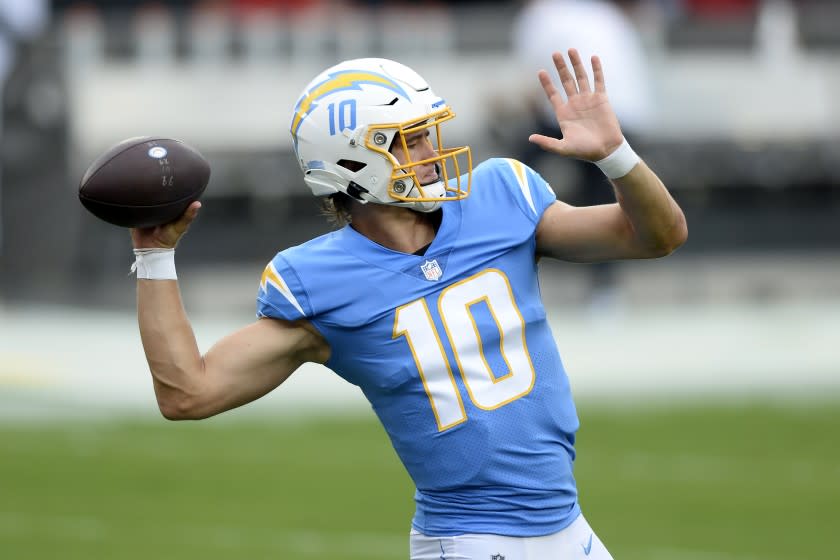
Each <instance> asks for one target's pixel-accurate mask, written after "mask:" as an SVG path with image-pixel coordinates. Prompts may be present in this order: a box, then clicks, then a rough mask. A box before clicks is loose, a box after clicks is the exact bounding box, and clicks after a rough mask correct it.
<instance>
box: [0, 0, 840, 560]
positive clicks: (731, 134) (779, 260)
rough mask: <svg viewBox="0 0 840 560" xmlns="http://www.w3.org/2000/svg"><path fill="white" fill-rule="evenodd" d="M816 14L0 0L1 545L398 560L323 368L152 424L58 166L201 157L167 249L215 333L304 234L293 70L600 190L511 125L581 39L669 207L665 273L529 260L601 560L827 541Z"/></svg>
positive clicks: (79, 553)
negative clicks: (374, 97) (668, 195)
mask: <svg viewBox="0 0 840 560" xmlns="http://www.w3.org/2000/svg"><path fill="white" fill-rule="evenodd" d="M839 21H840V2H836V1H832V0H799V1H794V0H637V1H632V0H627V1H618V0H616V1H606V0H603V1H602V0H535V1H530V2H489V1H487V0H484V1H454V0H453V1H448V2H444V1H438V2H424V3H417V2H383V1H369V2H361V1H360V2H350V1H326V0H287V1H281V0H227V1H222V0H220V1H189V0H181V1H170V2H153V1H140V0H136V1H128V0H125V1H119V0H111V1H105V0H102V1H90V0H88V1H74V0H55V1H52V2H47V1H45V0H0V78H2V80H3V90H2V116H1V117H0V132H2V137H1V138H2V146H1V147H2V151H1V152H0V156H2V157H1V158H0V166H2V167H0V449H3V451H2V457H3V459H2V461H0V550H3V549H7V550H10V551H12V555H11V556H8V557H9V558H49V557H55V556H56V555H57V554H58V553H59V552H60V553H61V554H62V556H64V557H70V558H74V557H79V558H91V557H101V556H105V555H106V554H107V555H109V556H118V557H123V558H135V557H136V558H145V557H148V556H151V555H154V556H157V557H164V558H166V557H170V556H171V557H179V558H183V557H201V558H215V557H219V558H223V557H239V556H240V555H241V553H242V552H243V551H247V552H248V554H249V556H251V557H255V558H262V557H270V556H273V557H276V556H277V555H281V556H285V557H292V558H322V557H323V558H334V557H336V556H339V555H340V556H343V557H346V558H400V557H405V556H406V555H405V547H406V544H405V540H406V539H405V535H406V533H407V528H408V521H409V517H410V513H411V503H410V502H411V485H410V481H409V480H408V479H407V477H406V476H405V475H404V474H402V471H401V468H400V466H399V465H398V464H397V462H396V459H395V457H394V456H393V452H391V451H390V448H389V446H388V442H387V439H386V438H385V436H384V434H383V433H382V431H381V429H380V428H378V426H377V425H376V424H375V421H374V420H373V417H372V413H371V412H370V410H369V407H368V406H367V405H366V403H365V402H364V401H363V400H362V398H361V395H360V394H359V393H357V391H356V390H355V389H354V388H353V387H350V386H348V385H347V384H346V383H344V382H342V381H340V380H338V379H337V378H336V377H335V376H333V375H331V374H330V373H329V372H327V371H326V370H325V369H324V368H320V367H315V366H306V367H304V368H303V371H302V372H300V373H298V374H296V375H295V376H293V377H292V378H291V379H290V380H289V382H287V385H288V387H286V386H284V387H283V389H282V390H280V391H276V392H275V393H272V394H271V395H269V396H268V397H266V398H264V399H262V400H261V401H259V402H257V403H254V404H252V405H249V406H248V407H245V408H244V409H242V410H241V411H234V412H231V413H228V414H226V415H223V416H222V417H220V418H219V419H212V420H208V421H206V422H203V423H198V424H195V425H193V424H187V425H181V424H179V425H177V426H173V425H171V424H167V423H166V422H164V421H163V420H162V419H160V418H159V416H157V410H156V406H155V402H154V396H153V394H152V389H151V384H150V381H149V376H148V372H147V369H146V364H145V359H144V357H143V353H142V348H141V346H140V341H139V335H138V333H137V328H136V322H135V318H134V279H133V277H130V276H129V275H128V268H129V265H130V264H131V261H132V258H131V247H130V243H129V239H128V235H127V232H126V231H124V230H121V229H119V228H116V227H114V226H110V225H108V224H105V223H103V222H99V221H97V220H96V219H95V218H94V217H93V216H92V215H90V214H88V213H87V212H86V211H85V210H84V209H83V208H82V206H81V205H80V204H79V202H78V197H77V190H78V182H79V179H80V178H81V176H82V174H83V172H84V170H85V169H86V168H87V166H88V165H89V164H90V163H91V162H92V161H93V159H95V157H96V156H97V155H98V154H99V153H101V152H102V151H104V150H105V149H107V148H108V147H109V146H111V145H112V144H114V143H116V142H118V141H120V140H122V139H124V138H127V137H131V136H141V135H162V136H171V137H175V138H179V139H181V140H183V141H185V142H187V143H189V144H191V145H193V146H195V147H197V148H198V149H199V150H200V151H201V152H202V153H203V154H204V155H205V156H206V157H207V159H208V160H209V161H210V163H211V166H212V177H211V180H210V184H209V186H208V188H207V190H206V192H205V195H204V197H203V199H202V200H203V209H202V211H201V215H200V217H199V219H198V221H197V222H196V223H195V224H194V225H193V227H192V229H191V231H190V233H189V234H188V236H187V237H186V238H184V240H183V241H182V242H181V244H180V246H179V249H178V270H179V278H180V282H181V286H182V290H183V292H184V299H185V303H186V306H187V310H188V312H189V314H190V316H191V318H192V319H193V323H194V326H195V331H196V336H197V338H198V340H199V344H200V346H201V347H202V349H207V348H208V347H209V346H210V344H212V342H213V341H215V340H217V339H218V338H219V337H221V336H222V335H224V334H226V333H227V332H230V331H231V330H233V329H235V328H238V327H240V326H243V325H245V324H247V323H248V322H250V321H251V320H253V318H254V312H255V307H254V298H255V295H256V290H257V285H258V281H259V276H260V273H261V272H262V269H263V266H264V265H265V263H266V262H267V261H268V260H270V259H271V258H272V256H273V255H274V254H275V252H277V251H279V250H282V249H284V248H286V247H289V246H291V245H295V244H298V243H300V242H303V241H305V240H307V239H309V238H311V237H313V236H315V235H318V234H320V233H324V232H326V231H328V226H327V223H326V221H325V220H324V219H323V218H322V217H321V216H320V215H319V213H318V209H317V202H316V201H315V200H314V198H313V197H312V196H311V195H310V194H309V192H308V189H307V188H306V187H305V185H304V184H303V181H302V180H301V175H300V171H299V169H298V167H297V164H296V163H295V161H294V156H293V153H292V151H291V144H290V137H289V134H288V123H289V121H290V115H291V110H292V107H293V105H294V103H295V101H296V100H297V97H298V95H299V94H300V91H301V90H302V88H303V86H304V85H306V83H308V82H309V80H310V79H311V78H312V77H314V76H315V75H316V74H317V73H318V72H320V71H321V70H322V69H324V68H326V67H328V66H330V65H332V64H334V63H336V62H337V61H339V60H342V59H347V58H354V57H361V56H384V57H387V58H393V59H397V60H399V61H401V62H403V63H405V64H408V65H409V66H411V67H413V68H414V69H415V70H417V71H418V72H419V73H420V74H421V75H423V76H424V77H425V78H426V79H427V80H428V81H429V82H430V84H431V85H432V87H433V88H434V90H435V91H436V92H437V93H438V94H440V95H442V96H443V97H445V98H446V99H447V101H448V102H449V104H450V105H451V106H452V107H453V109H454V110H455V112H456V114H457V118H456V119H455V120H454V121H451V122H450V123H449V124H450V125H451V126H449V128H448V129H446V136H445V138H446V140H447V143H448V144H451V145H456V144H457V145H461V144H468V145H470V146H471V147H472V150H473V157H474V161H481V160H484V159H486V158H489V157H496V156H504V157H517V158H519V159H521V160H522V161H525V162H526V163H528V164H529V165H531V166H532V167H534V168H535V169H537V170H538V171H540V172H541V173H542V174H543V175H544V176H545V177H546V179H548V180H549V182H550V183H551V184H552V186H553V187H554V189H555V190H556V191H557V193H558V196H559V197H560V198H561V199H563V200H566V201H568V202H570V203H573V204H597V203H600V202H605V201H608V200H609V196H610V195H611V191H610V187H609V185H608V184H607V183H606V182H605V181H604V180H603V178H602V177H600V176H599V174H598V173H597V172H593V170H594V169H595V168H594V166H592V165H588V164H586V165H583V164H580V163H579V162H575V161H567V160H560V159H558V158H556V157H548V156H546V155H545V154H542V153H540V152H538V151H535V150H533V149H532V148H530V146H529V144H528V142H527V137H528V134H530V133H532V132H535V131H543V132H545V133H549V134H557V131H556V129H554V124H553V123H552V122H551V119H550V118H549V117H548V116H547V114H546V107H545V103H544V101H543V99H542V97H541V95H542V94H541V92H540V90H539V89H538V83H537V80H536V72H537V70H538V69H539V68H548V69H550V68H551V59H550V54H551V51H553V50H564V49H567V48H569V47H572V46H574V47H577V48H579V49H580V50H581V51H582V54H584V56H589V55H591V54H598V55H599V56H601V59H602V61H603V64H604V67H605V72H606V78H607V89H608V92H609V95H610V98H611V100H612V103H613V105H614V108H615V109H616V112H617V113H618V115H619V118H620V120H621V122H622V126H623V129H624V132H625V134H626V136H627V137H628V138H629V139H630V140H631V142H632V144H633V146H634V147H635V149H636V151H637V152H638V153H639V154H640V155H641V156H642V157H643V158H644V159H645V160H646V161H647V162H648V163H649V165H650V166H651V167H652V168H653V169H654V170H656V171H657V172H658V174H659V175H660V177H661V178H662V179H663V181H664V182H665V184H666V185H667V186H668V188H669V189H670V191H671V192H672V194H673V195H674V197H675V198H676V200H677V201H678V202H679V204H680V205H681V206H682V208H683V209H684V211H685V213H686V216H687V219H688V224H689V240H688V242H687V243H686V244H685V245H684V246H683V247H682V248H680V249H679V250H678V252H677V253H675V254H674V255H671V256H670V257H668V258H666V259H661V260H656V261H644V262H621V263H615V264H611V265H575V264H569V263H550V262H546V263H542V264H541V267H542V270H541V275H542V289H543V294H544V298H545V301H546V304H547V307H548V308H549V317H550V318H551V320H552V327H553V329H554V332H555V334H556V336H557V339H558V344H559V346H560V349H561V353H562V355H563V356H564V360H565V363H566V367H567V369H568V372H569V376H570V378H571V379H572V385H573V388H574V390H575V393H576V394H577V396H578V399H579V404H580V414H581V418H582V428H581V433H580V446H581V459H580V463H581V466H580V467H579V471H580V475H579V476H580V477H581V480H580V482H581V488H582V500H583V504H584V511H587V517H588V518H589V520H590V522H591V523H592V524H593V526H594V527H595V528H596V531H598V533H599V534H600V535H601V536H602V538H603V539H604V540H605V541H606V543H607V545H608V546H609V547H610V548H611V550H612V551H613V554H614V556H615V557H616V558H617V559H624V560H627V559H634V558H639V559H641V558H647V559H649V558H654V559H655V558H686V559H692V560H693V559H697V560H706V559H708V560H735V559H738V560H741V559H756V558H762V559H774V558H779V559H782V558H785V559H787V558H791V557H795V558H826V557H829V556H830V554H831V553H830V552H826V551H833V550H834V549H836V544H837V541H836V536H834V535H833V534H832V531H833V529H832V527H833V525H832V524H831V523H833V522H832V521H831V520H832V519H833V520H834V521H836V520H837V514H836V506H837V504H838V503H840V482H838V481H840V458H839V457H840V454H838V452H837V449H838V447H840V446H838V445H837V440H836V433H837V428H840V420H838V417H840V415H839V414H838V411H840V396H838V388H840V354H838V351H837V341H838V340H840V282H838V277H840V254H838V247H840V228H838V225H840V97H838V95H837V92H838V91H840V25H838V24H837V22H839ZM348 418H349V419H348ZM368 442H369V443H370V445H369V446H368V445H367V443H368ZM284 451H288V452H291V453H292V454H294V455H295V456H296V457H297V460H295V461H290V460H289V458H288V457H287V456H286V453H285V452H284ZM34 464H38V465H42V466H41V467H39V468H34V467H33V465H34ZM608 467H609V468H608ZM336 471H338V473H339V474H341V475H347V476H353V477H354V480H357V481H361V482H357V483H356V484H353V485H348V484H346V482H347V478H344V477H342V476H340V477H338V478H336ZM196 472H201V473H205V472H209V473H210V474H205V475H204V476H201V475H196ZM257 473H259V475H257ZM164 475H165V476H164ZM307 477H310V478H307ZM287 478H294V479H295V480H298V481H301V480H302V481H303V482H299V483H298V484H299V485H298V486H297V488H296V489H295V492H294V496H291V493H290V489H289V488H288V487H287V486H286V485H285V484H284V481H285V480H286V479H287ZM269 481H270V482H269ZM247 484H252V485H253V486H248V485H247ZM272 484H273V486H275V487H276V488H272V489H269V488H266V486H267V485H268V486H271V485H272ZM348 486H353V488H349V487H348ZM208 489H210V490H208ZM272 492H273V493H272ZM354 492H355V493H354ZM298 494H299V496H298ZM395 496H399V498H398V499H396V498H395ZM293 497H298V498H299V501H297V502H294V505H293V506H291V507H289V506H288V500H290V499H292V498H293ZM394 502H396V503H394ZM161 504H165V507H164V508H163V509H165V510H166V513H164V514H161V511H160V509H161ZM284 504H285V505H284ZM639 504H647V505H646V506H644V507H643V506H640V505H639ZM640 507H641V510H640V509H639V508H640ZM389 508H390V509H389ZM197 512H200V513H197ZM360 513H361V514H360ZM278 527H279V528H278ZM152 535H154V538H152ZM806 535H807V539H805V538H804V537H805V536H806ZM156 539H158V540H156ZM832 542H833V544H834V547H833V548H832V547H831V543H832ZM173 551H175V552H173ZM826 554H828V556H827V555H826ZM4 556H5V554H4Z"/></svg>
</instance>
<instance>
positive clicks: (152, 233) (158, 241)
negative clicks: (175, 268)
mask: <svg viewBox="0 0 840 560" xmlns="http://www.w3.org/2000/svg"><path fill="white" fill-rule="evenodd" d="M199 208H201V203H200V202H199V201H197V200H196V201H195V202H193V203H192V204H190V205H189V206H188V207H187V209H186V210H185V211H184V213H183V214H181V217H180V218H178V219H177V220H175V221H172V222H169V223H168V224H163V225H162V226H155V227H150V228H132V229H131V230H130V231H131V244H132V245H133V246H134V248H135V249H174V248H175V245H177V244H178V240H179V239H181V237H182V236H183V235H184V234H185V233H186V232H187V229H189V227H190V224H191V223H192V222H193V220H195V217H196V216H197V215H198V210H199Z"/></svg>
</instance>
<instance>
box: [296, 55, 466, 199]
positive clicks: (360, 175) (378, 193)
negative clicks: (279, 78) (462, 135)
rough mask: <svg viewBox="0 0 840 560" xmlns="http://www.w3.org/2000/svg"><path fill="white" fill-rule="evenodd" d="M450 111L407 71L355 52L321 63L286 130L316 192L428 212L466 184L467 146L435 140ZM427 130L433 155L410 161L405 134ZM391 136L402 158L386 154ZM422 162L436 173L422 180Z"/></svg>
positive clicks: (459, 193) (463, 192)
mask: <svg viewBox="0 0 840 560" xmlns="http://www.w3.org/2000/svg"><path fill="white" fill-rule="evenodd" d="M454 117H455V114H454V113H453V112H452V110H451V109H450V108H449V107H448V106H447V105H446V102H445V101H444V100H443V99H441V98H440V97H438V96H437V95H435V94H434V93H432V90H431V89H430V88H429V85H428V84H427V83H426V81H425V80H423V78H421V77H420V76H419V75H418V74H417V73H416V72H414V71H413V70H412V69H410V68H408V67H407V66H404V65H402V64H400V63H398V62H394V61H392V60H387V59H384V58H360V59H355V60H348V61H345V62H342V63H340V64H337V65H336V66H333V67H331V68H328V69H327V70H325V71H324V72H322V73H321V74H319V75H318V76H317V77H316V78H315V79H314V80H312V81H311V82H310V83H309V85H307V86H306V88H305V89H304V90H303V92H302V93H301V95H300V98H299V99H298V101H297V104H296V105H295V108H294V114H293V115H292V123H291V133H292V141H293V143H294V147H295V154H296V155H297V159H298V163H299V164H300V166H301V169H302V170H303V173H304V180H305V181H306V184H307V185H308V186H309V188H310V189H312V193H313V194H315V195H316V196H326V195H330V194H333V193H337V192H343V193H346V194H348V195H349V196H351V197H352V198H354V199H355V200H358V201H359V202H361V203H367V202H374V203H377V204H390V205H394V206H405V207H408V208H411V209H413V210H417V211H420V212H431V211H433V210H436V209H437V208H439V207H440V205H441V203H442V202H444V201H450V200H460V199H462V198H464V197H466V196H467V195H468V194H469V190H470V185H471V179H472V156H471V154H470V149H469V147H466V146H464V147H458V148H445V147H444V145H443V140H442V139H441V131H440V125H441V124H442V123H443V122H446V121H448V120H450V119H452V118H454ZM426 130H428V131H429V133H430V134H429V139H430V140H431V142H432V146H433V147H434V150H435V152H436V155H435V156H434V157H429V158H426V159H423V160H420V161H411V160H410V156H409V149H408V146H407V144H406V139H405V137H406V135H413V134H415V133H418V132H419V133H421V134H425V131H426ZM394 142H402V148H403V150H402V152H403V153H404V154H406V157H407V158H409V161H406V162H404V163H400V162H399V161H398V160H397V158H395V157H394V155H393V154H391V152H390V151H389V150H390V148H391V147H392V145H393V143H394ZM429 164H434V165H435V169H436V171H437V173H436V176H437V178H436V180H435V181H434V182H431V183H430V184H421V181H420V180H419V179H418V176H417V172H416V170H415V168H416V167H417V166H428V165H429ZM428 171H429V170H428V168H427V170H426V176H427V177H428V176H429V173H428Z"/></svg>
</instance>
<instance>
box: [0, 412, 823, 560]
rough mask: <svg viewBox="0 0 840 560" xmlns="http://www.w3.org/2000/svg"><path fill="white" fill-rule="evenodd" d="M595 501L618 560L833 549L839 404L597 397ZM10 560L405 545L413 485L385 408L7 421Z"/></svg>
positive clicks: (582, 480) (591, 439)
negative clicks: (272, 415)
mask: <svg viewBox="0 0 840 560" xmlns="http://www.w3.org/2000/svg"><path fill="white" fill-rule="evenodd" d="M579 412H580V416H581V421H582V428H581V431H580V432H579V442H578V443H579V445H578V449H579V459H578V462H577V467H576V468H577V476H578V481H579V486H580V493H581V502H582V505H583V508H584V511H585V513H586V515H587V518H588V519H589V521H590V523H591V524H592V525H593V527H594V528H595V530H596V531H597V532H598V533H599V535H600V536H601V537H602V539H603V540H604V541H605V542H606V544H607V546H608V547H609V548H610V549H611V551H612V553H613V556H614V557H615V558H616V560H658V559H685V560H736V559H737V560H747V559H749V560H757V559H762V560H791V559H797V560H807V559H814V560H818V559H819V560H823V559H827V558H834V557H836V550H837V548H838V543H839V542H840V541H838V537H837V535H838V532H837V528H836V527H837V523H838V521H840V513H838V511H840V436H838V434H840V413H839V412H840V401H838V400H830V401H823V402H820V403H808V404H806V403H800V405H798V406H792V405H774V404H770V403H751V404H745V403H739V404H735V403H731V404H719V405H716V406H709V405H699V404H685V403H679V404H675V405H674V406H673V407H664V406H656V407H644V408H643V407H638V408H622V409H619V410H608V409H606V408H605V407H596V406H592V405H589V404H586V403H585V404H583V405H581V407H580V411H579ZM0 450H1V451H0V453H1V454H2V455H0V456H1V457H2V460H0V557H1V558H4V559H10V560H17V559H47V558H49V559H52V558H61V559H62V560H71V559H85V560H90V559H99V558H109V559H110V558H114V559H116V558H119V559H126V560H129V559H137V560H149V559H156V560H157V559H168V558H173V559H179V560H185V559H202V560H210V559H221V558H248V559H262V558H266V559H267V558H283V559H301V560H310V559H312V560H315V559H324V560H326V559H338V558H340V559H342V560H351V559H377V558H395V559H396V558H406V557H407V553H406V551H407V533H408V527H409V520H410V517H411V513H412V509H413V506H412V500H411V498H412V491H413V489H412V486H411V483H410V480H409V479H408V477H407V476H406V475H405V474H404V473H403V471H402V468H401V466H400V464H399V463H398V461H397V458H396V456H395V454H394V453H393V451H392V450H391V448H390V446H389V444H388V442H387V439H386V437H385V434H384V432H383V431H382V429H381V428H380V427H379V426H378V424H376V423H375V420H374V419H373V418H372V417H365V418H357V417H351V418H334V419H325V418H321V419H312V420H299V421H295V422H290V421H289V419H288V418H282V417H278V418H276V419H254V418H249V417H247V416H237V415H236V414H234V415H232V416H231V417H229V418H225V417H224V416H223V417H220V418H217V419H212V420H207V421H203V422H198V423H168V422H166V421H164V420H155V419H145V420H128V419H126V420H115V419H112V420H108V421H69V422H54V423H29V424H26V423H6V424H0Z"/></svg>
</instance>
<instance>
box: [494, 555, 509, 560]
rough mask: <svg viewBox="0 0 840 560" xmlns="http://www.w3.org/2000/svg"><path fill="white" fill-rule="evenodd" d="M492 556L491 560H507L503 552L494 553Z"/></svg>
mask: <svg viewBox="0 0 840 560" xmlns="http://www.w3.org/2000/svg"><path fill="white" fill-rule="evenodd" d="M490 558H491V560H505V557H504V556H502V555H501V554H494V555H493V556H491V557H490Z"/></svg>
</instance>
